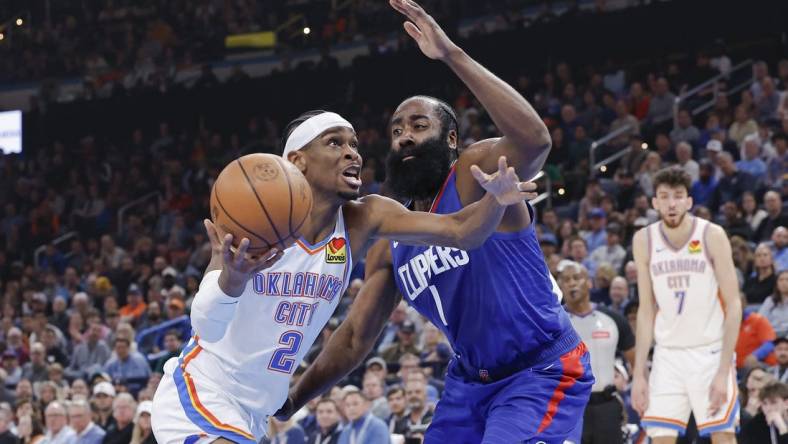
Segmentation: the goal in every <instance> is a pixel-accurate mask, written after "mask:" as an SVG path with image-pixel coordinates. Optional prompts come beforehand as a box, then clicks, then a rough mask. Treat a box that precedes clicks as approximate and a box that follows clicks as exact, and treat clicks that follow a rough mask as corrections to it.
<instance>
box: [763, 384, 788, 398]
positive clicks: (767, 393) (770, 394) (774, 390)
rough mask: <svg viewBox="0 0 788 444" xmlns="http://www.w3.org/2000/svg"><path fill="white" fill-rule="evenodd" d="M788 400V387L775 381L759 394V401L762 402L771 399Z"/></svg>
mask: <svg viewBox="0 0 788 444" xmlns="http://www.w3.org/2000/svg"><path fill="white" fill-rule="evenodd" d="M786 398H788V385H786V384H783V383H782V382H779V381H775V382H770V383H768V384H766V385H765V386H764V387H763V388H762V389H761V392H760V393H759V394H758V399H760V400H761V402H763V401H766V400H769V399H786Z"/></svg>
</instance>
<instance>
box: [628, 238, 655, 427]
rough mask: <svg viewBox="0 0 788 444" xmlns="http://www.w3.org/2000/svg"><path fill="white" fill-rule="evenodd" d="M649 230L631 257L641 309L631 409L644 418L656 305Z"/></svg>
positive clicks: (634, 246)
mask: <svg viewBox="0 0 788 444" xmlns="http://www.w3.org/2000/svg"><path fill="white" fill-rule="evenodd" d="M647 230H648V227H647V228H644V229H642V230H640V231H638V232H637V233H635V237H634V238H633V239H632V254H633V255H634V256H635V265H637V270H638V297H639V299H640V305H639V306H638V314H637V326H636V330H637V331H636V332H635V366H634V369H633V371H632V407H633V408H634V409H635V410H636V411H637V412H638V413H639V414H640V416H641V417H642V416H643V414H644V413H645V411H646V409H647V408H648V378H647V375H646V360H647V359H648V351H649V349H650V348H651V343H652V342H653V340H654V318H655V316H656V314H657V312H656V309H655V307H656V301H655V299H654V293H653V290H652V288H653V287H652V286H651V275H650V274H649V270H648V255H649V251H648V238H647V236H648V232H647Z"/></svg>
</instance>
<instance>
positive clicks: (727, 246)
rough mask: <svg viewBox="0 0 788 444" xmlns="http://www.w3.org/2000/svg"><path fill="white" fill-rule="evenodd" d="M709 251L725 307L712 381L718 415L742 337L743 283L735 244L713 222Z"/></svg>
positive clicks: (713, 411) (713, 405) (712, 404)
mask: <svg viewBox="0 0 788 444" xmlns="http://www.w3.org/2000/svg"><path fill="white" fill-rule="evenodd" d="M704 244H706V248H707V249H708V251H709V259H711V262H712V263H713V264H714V275H715V276H716V278H717V284H718V285H719V287H720V293H721V295H722V302H723V303H724V304H725V305H724V310H725V321H724V323H723V335H722V351H720V366H719V368H718V369H717V374H716V375H715V376H714V379H713V380H712V383H711V391H710V394H709V397H710V401H711V402H710V406H709V410H710V413H711V414H712V415H714V414H716V413H717V412H718V411H719V410H720V409H721V408H722V407H723V405H724V403H725V401H726V400H727V390H728V382H729V379H730V378H731V377H732V376H731V371H732V370H731V367H732V365H733V352H734V351H735V348H736V341H737V340H738V338H739V327H740V325H741V316H742V307H741V299H740V298H739V285H738V282H737V281H736V268H735V267H734V265H733V256H732V253H731V243H730V241H729V240H728V235H727V234H726V233H725V230H723V229H722V227H720V226H719V225H714V224H710V225H709V228H708V232H707V233H706V239H705V240H704Z"/></svg>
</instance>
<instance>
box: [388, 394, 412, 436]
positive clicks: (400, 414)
mask: <svg viewBox="0 0 788 444" xmlns="http://www.w3.org/2000/svg"><path fill="white" fill-rule="evenodd" d="M386 401H387V402H388V405H389V411H390V412H391V414H390V415H389V417H388V418H386V424H388V426H389V433H397V434H400V435H404V434H405V432H406V430H404V429H402V428H401V427H402V426H403V425H404V424H405V422H404V421H402V419H403V418H405V411H406V407H407V400H406V398H405V389H404V388H402V386H401V385H395V386H392V387H391V388H389V390H388V392H386Z"/></svg>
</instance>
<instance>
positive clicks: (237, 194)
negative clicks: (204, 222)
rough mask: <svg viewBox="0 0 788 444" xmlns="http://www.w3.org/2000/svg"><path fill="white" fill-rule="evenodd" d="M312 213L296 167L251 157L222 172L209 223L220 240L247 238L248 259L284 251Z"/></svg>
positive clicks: (269, 157) (215, 187)
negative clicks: (225, 234)
mask: <svg viewBox="0 0 788 444" xmlns="http://www.w3.org/2000/svg"><path fill="white" fill-rule="evenodd" d="M311 210H312V189H311V188H310V187H309V183H308V182H307V181H306V178H305V177H304V175H303V174H301V171H299V170H298V168H296V166H295V165H293V164H292V163H290V162H288V161H287V160H285V159H282V158H281V157H279V156H275V155H273V154H249V155H247V156H243V157H240V158H238V159H236V160H234V161H232V162H231V163H230V164H229V165H227V166H226V167H224V170H222V172H221V173H220V174H219V177H218V178H217V179H216V183H214V184H213V189H212V190H211V219H212V220H213V223H214V224H215V225H216V227H217V228H218V230H219V233H220V235H222V236H223V235H224V234H223V233H231V234H232V235H233V244H234V245H235V246H236V247H237V246H238V244H239V243H240V242H241V239H243V238H244V237H246V238H248V239H249V241H250V242H251V243H250V244H249V250H248V252H249V254H251V255H256V254H259V253H262V252H263V251H265V250H268V249H270V248H274V247H276V248H277V249H279V250H280V251H281V250H284V249H285V248H287V247H289V246H290V245H292V244H293V243H295V241H296V239H297V238H298V236H299V235H300V231H299V230H301V227H302V226H303V225H304V223H305V222H306V219H307V218H308V217H309V213H310V211H311Z"/></svg>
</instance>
